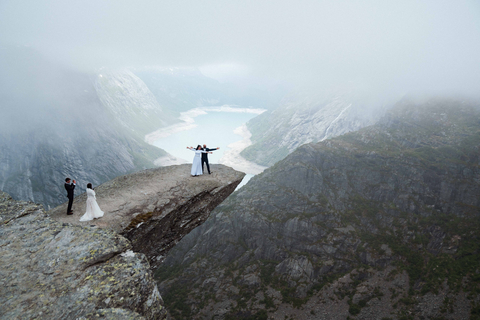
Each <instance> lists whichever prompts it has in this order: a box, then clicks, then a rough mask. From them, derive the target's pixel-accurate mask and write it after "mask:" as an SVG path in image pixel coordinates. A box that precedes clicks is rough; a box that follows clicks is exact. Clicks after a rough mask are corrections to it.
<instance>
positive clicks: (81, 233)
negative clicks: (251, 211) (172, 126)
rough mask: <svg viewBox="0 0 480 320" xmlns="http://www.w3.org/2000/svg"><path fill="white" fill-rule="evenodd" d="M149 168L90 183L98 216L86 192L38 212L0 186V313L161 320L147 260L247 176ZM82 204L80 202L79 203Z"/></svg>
mask: <svg viewBox="0 0 480 320" xmlns="http://www.w3.org/2000/svg"><path fill="white" fill-rule="evenodd" d="M213 168H214V170H215V172H214V173H213V174H212V175H206V176H200V177H195V178H193V177H190V174H189V169H190V166H189V165H182V166H173V167H164V168H158V169H151V170H146V171H142V172H138V173H134V174H131V175H126V176H122V177H118V178H116V179H114V180H112V181H109V182H107V183H105V184H103V185H101V186H99V187H98V188H96V193H97V202H98V203H99V205H100V207H101V208H102V209H103V210H104V211H105V215H104V217H102V218H101V219H96V220H94V221H89V222H80V221H78V219H79V218H80V216H81V215H83V213H84V212H85V194H83V195H80V196H78V197H77V198H76V199H75V202H74V207H73V209H74V210H75V212H77V213H76V214H74V215H73V216H67V215H66V214H65V211H66V205H63V206H60V207H58V208H56V209H54V210H52V211H51V212H49V213H45V211H44V210H43V208H42V206H40V205H37V204H33V203H31V202H17V201H14V200H13V199H12V198H11V197H10V196H8V195H7V194H5V193H3V192H0V255H1V256H2V259H1V261H0V274H1V275H2V278H1V280H0V281H1V286H0V303H1V304H2V308H0V318H2V319H17V318H21V319H35V318H42V319H47V318H48V319H91V318H95V317H102V318H105V319H164V318H165V317H166V311H165V308H164V307H163V301H162V298H161V296H160V293H159V291H158V289H157V286H156V284H155V282H154V280H153V278H152V273H151V271H150V268H155V266H156V265H157V264H158V263H159V262H160V261H161V258H162V255H165V254H166V253H167V252H168V250H170V248H171V247H172V246H174V245H175V243H177V242H178V241H179V240H180V239H181V238H182V237H183V236H184V235H185V234H187V233H188V232H189V231H190V230H191V229H192V228H194V227H196V226H199V225H200V224H202V223H203V222H204V221H205V220H206V219H207V218H208V216H209V214H210V212H211V210H213V208H214V207H216V206H217V205H218V204H219V203H220V202H222V201H223V200H224V199H225V198H226V197H228V195H230V193H232V192H233V190H234V189H235V187H236V186H237V185H238V184H239V183H240V181H241V180H242V178H243V176H244V174H243V173H241V172H237V171H235V170H233V169H230V168H228V167H225V166H222V165H214V167H213ZM82 205H83V206H82Z"/></svg>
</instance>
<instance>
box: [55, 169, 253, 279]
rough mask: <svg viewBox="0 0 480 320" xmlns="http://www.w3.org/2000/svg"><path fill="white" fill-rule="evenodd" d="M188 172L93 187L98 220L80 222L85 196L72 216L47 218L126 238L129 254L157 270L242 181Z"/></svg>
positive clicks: (60, 210) (231, 173) (61, 209)
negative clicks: (141, 256) (143, 257)
mask: <svg viewBox="0 0 480 320" xmlns="http://www.w3.org/2000/svg"><path fill="white" fill-rule="evenodd" d="M190 168H191V165H189V164H184V165H177V166H169V167H161V168H155V169H149V170H144V171H140V172H137V173H133V174H129V175H125V176H121V177H117V178H115V179H113V180H110V181H108V182H106V183H104V184H102V185H100V186H98V187H96V188H95V192H96V197H97V202H98V205H99V206H100V208H101V209H102V210H103V211H104V212H105V215H104V217H102V218H101V219H96V220H93V221H87V222H80V221H79V219H80V217H81V216H82V215H83V214H84V213H85V203H86V199H87V196H86V194H82V195H80V196H78V197H76V198H75V200H74V202H73V210H74V214H73V215H71V216H67V215H66V211H67V203H64V204H62V205H60V206H58V207H57V208H55V209H53V210H51V211H49V214H50V216H51V217H52V218H54V219H55V220H57V221H60V222H67V223H71V224H76V225H83V226H89V225H95V226H98V227H100V228H104V229H108V230H111V231H114V232H116V233H119V234H121V235H123V236H125V237H126V238H127V239H129V240H130V241H131V243H132V246H133V251H135V252H142V253H144V254H145V255H146V256H147V258H148V260H149V262H150V265H151V267H152V269H156V268H157V267H158V265H159V264H160V263H161V262H162V261H163V257H164V256H165V254H166V253H167V252H168V250H170V249H171V248H172V247H173V246H175V244H176V243H177V242H178V241H180V240H181V239H182V238H183V236H185V235H186V234H188V233H189V232H190V231H191V230H193V229H194V228H196V227H197V226H199V225H201V224H202V223H203V222H204V221H205V220H206V219H207V218H208V216H209V215H210V212H211V211H212V210H213V209H214V208H215V207H216V206H218V205H219V204H220V203H221V202H222V201H223V200H225V198H227V197H228V196H229V195H230V194H231V193H232V192H233V191H234V190H235V188H236V187H237V185H238V184H239V183H240V182H241V181H242V179H243V177H244V176H245V174H244V173H243V172H239V171H235V170H233V169H232V168H230V167H227V166H224V165H220V164H216V165H212V174H210V175H202V176H198V177H192V176H191V175H190ZM76 191H77V193H78V192H79V191H80V192H81V190H76Z"/></svg>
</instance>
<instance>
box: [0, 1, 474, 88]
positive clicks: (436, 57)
mask: <svg viewBox="0 0 480 320" xmlns="http://www.w3.org/2000/svg"><path fill="white" fill-rule="evenodd" d="M0 44H6V45H12V44H14V45H21V46H29V47H32V48H35V49H36V50H39V51H40V52H42V53H43V54H45V55H46V56H47V57H49V58H50V59H52V60H53V61H56V62H61V63H63V64H66V65H69V66H73V67H75V68H77V69H79V70H86V71H93V70H96V69H98V68H100V67H102V66H107V67H125V66H133V67H144V66H150V65H152V66H189V67H198V68H200V70H202V72H203V73H204V74H205V75H207V76H210V77H213V78H216V79H218V80H220V81H226V82H228V81H238V82H242V81H245V82H252V83H255V82H257V83H268V82H273V83H279V82H282V83H288V84H290V85H292V86H310V87H325V86H332V85H334V86H335V85H341V84H344V83H350V84H351V83H354V84H358V85H359V86H361V87H362V88H363V89H362V90H370V91H372V92H379V93H380V92H385V91H389V90H395V91H397V92H408V91H412V90H413V91H415V90H416V91H422V90H425V91H431V92H442V93H445V92H452V93H468V94H475V93H478V91H479V90H478V89H479V88H480V3H479V2H478V1H475V0H472V1H438V0H435V1H418V0H402V1H384V0H379V1H318V0H312V1H308V0H297V1H169V2H167V1H154V0H151V1H146V0H141V1H119V0H111V1H78V2H76V1H61V0H58V1H53V0H44V1H18V0H2V1H1V2H0ZM365 88H368V89H365Z"/></svg>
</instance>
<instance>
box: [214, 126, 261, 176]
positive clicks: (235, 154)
mask: <svg viewBox="0 0 480 320" xmlns="http://www.w3.org/2000/svg"><path fill="white" fill-rule="evenodd" d="M233 132H234V133H235V134H237V135H239V136H241V137H242V140H240V141H235V142H232V143H230V144H229V145H228V146H227V148H229V150H228V149H227V150H226V151H225V153H224V154H223V157H221V158H220V159H219V160H218V163H220V164H223V165H226V166H229V167H232V168H234V169H235V170H238V171H242V172H245V173H246V174H253V175H257V174H260V173H262V172H263V170H265V169H267V167H264V166H261V165H259V164H256V163H255V162H252V161H249V160H247V159H245V158H244V157H242V156H241V155H240V152H242V151H243V149H245V148H247V147H248V146H250V145H252V141H251V140H250V137H251V136H252V134H251V133H250V131H249V130H248V128H247V125H246V124H243V125H241V126H240V127H238V128H235V130H233Z"/></svg>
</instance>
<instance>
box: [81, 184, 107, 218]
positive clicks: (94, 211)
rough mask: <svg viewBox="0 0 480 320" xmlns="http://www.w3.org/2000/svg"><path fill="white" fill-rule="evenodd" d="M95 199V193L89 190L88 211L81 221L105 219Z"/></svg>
mask: <svg viewBox="0 0 480 320" xmlns="http://www.w3.org/2000/svg"><path fill="white" fill-rule="evenodd" d="M96 199H97V198H96V197H95V191H94V190H92V189H90V188H87V210H86V212H85V214H84V215H83V216H82V217H81V218H80V221H90V220H93V219H95V218H100V217H103V211H102V210H101V209H100V207H99V206H98V203H97V200H96Z"/></svg>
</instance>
